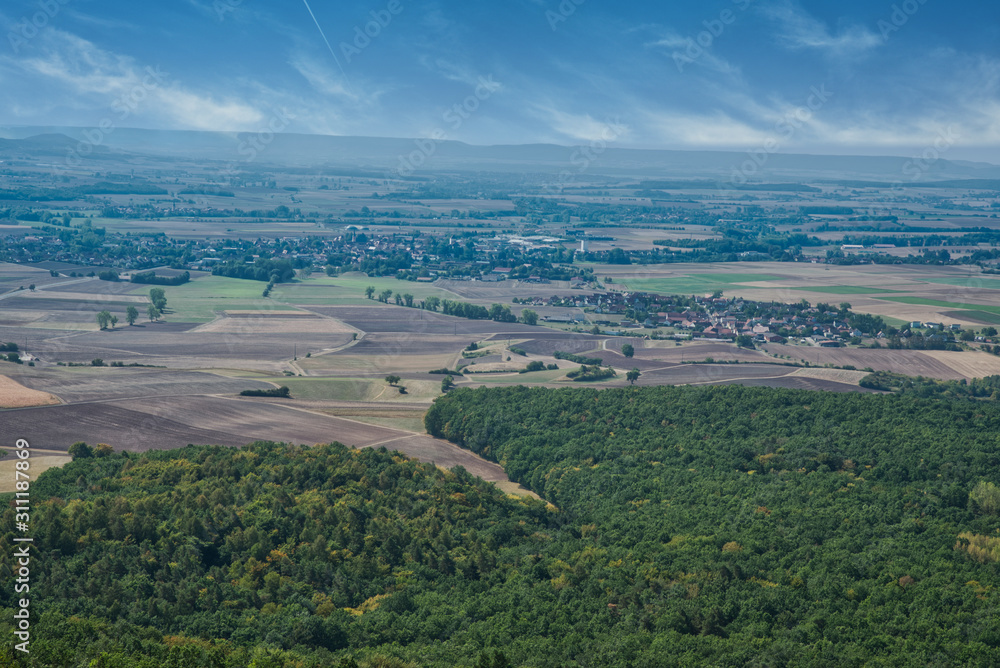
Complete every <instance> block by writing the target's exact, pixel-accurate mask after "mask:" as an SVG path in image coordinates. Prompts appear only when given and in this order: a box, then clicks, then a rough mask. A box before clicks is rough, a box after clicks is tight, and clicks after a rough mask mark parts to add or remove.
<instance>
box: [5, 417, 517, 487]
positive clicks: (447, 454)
mask: <svg viewBox="0 0 1000 668" xmlns="http://www.w3.org/2000/svg"><path fill="white" fill-rule="evenodd" d="M310 405H311V406H315V405H316V403H315V402H312V403H311V404H310ZM4 418H5V423H6V424H5V427H8V426H9V430H10V433H12V434H17V437H18V438H26V439H28V440H29V441H30V442H31V444H32V445H33V446H37V447H39V448H51V449H56V450H60V451H65V450H66V449H67V448H68V447H69V445H70V444H71V443H74V442H76V441H79V440H83V441H86V442H87V443H90V444H96V443H109V444H111V445H112V446H114V447H115V449H119V450H121V449H124V450H131V451H137V452H141V451H145V450H151V449H171V448H177V447H183V446H184V445H187V444H188V443H195V444H214V445H228V446H240V445H244V444H246V443H249V442H252V441H256V440H274V441H286V442H294V443H304V444H310V445H311V444H315V443H328V442H331V441H339V442H341V443H344V444H345V445H350V446H353V447H359V448H361V447H385V448H387V449H389V450H398V451H400V452H402V453H403V454H406V455H408V456H411V457H415V458H417V459H420V460H421V461H425V462H433V463H435V464H437V465H438V466H441V467H444V468H451V467H453V466H457V465H462V466H464V467H465V468H466V469H467V470H469V471H470V472H471V473H473V474H474V475H479V476H481V477H483V479H485V480H490V481H492V482H509V481H508V479H507V476H506V474H505V473H504V472H503V469H502V468H500V467H499V466H498V465H496V464H493V463H491V462H487V461H485V460H483V459H481V458H480V457H478V456H477V455H475V454H473V453H472V452H469V451H468V450H462V449H461V448H459V447H458V446H456V445H454V444H452V443H448V442H446V441H441V440H438V439H435V438H432V437H430V436H427V435H421V434H416V433H413V432H409V431H403V430H399V429H391V428H387V427H381V426H376V425H371V424H365V423H363V422H360V421H356V420H349V419H345V418H342V417H333V416H330V415H323V414H320V413H317V412H314V411H313V410H306V409H304V408H303V409H299V408H296V407H294V402H293V401H291V400H287V401H285V402H284V403H281V404H278V403H272V402H271V400H259V401H258V400H237V399H222V398H216V397H167V398H162V399H160V400H158V401H156V402H149V401H146V400H134V399H133V400H120V401H110V402H101V403H89V404H76V405H69V406H56V407H51V408H31V409H21V410H14V411H10V412H8V413H6V414H5V415H4Z"/></svg>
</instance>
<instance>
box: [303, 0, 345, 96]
mask: <svg viewBox="0 0 1000 668" xmlns="http://www.w3.org/2000/svg"><path fill="white" fill-rule="evenodd" d="M302 3H303V4H304V5H305V6H306V9H308V10H309V16H311V17H312V20H313V23H315V24H316V29H317V30H319V34H320V36H321V37H322V38H323V41H324V42H326V48H328V49H330V55H331V56H333V62H335V63H337V67H338V68H340V73H341V74H342V75H343V77H344V80H345V81H346V82H347V85H348V87H350V86H351V80H350V79H349V78H348V76H347V72H345V71H344V66H343V65H341V64H340V59H339V58H337V52H336V51H334V50H333V47H332V46H331V45H330V40H328V39H327V38H326V33H324V32H323V28H322V26H320V24H319V21H317V20H316V15H315V14H313V10H312V7H310V6H309V0H302Z"/></svg>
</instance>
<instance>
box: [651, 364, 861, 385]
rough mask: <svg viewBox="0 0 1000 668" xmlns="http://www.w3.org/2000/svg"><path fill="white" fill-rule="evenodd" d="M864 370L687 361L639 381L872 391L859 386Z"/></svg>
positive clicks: (654, 372) (659, 383)
mask: <svg viewBox="0 0 1000 668" xmlns="http://www.w3.org/2000/svg"><path fill="white" fill-rule="evenodd" d="M866 375H867V374H866V373H865V372H863V371H843V370H840V369H801V368H795V367H784V366H777V365H765V364H732V365H729V364H725V365H719V364H684V365H679V366H677V367H674V368H672V369H666V370H661V371H651V372H644V373H643V375H642V376H640V378H639V380H638V381H637V383H636V384H637V385H746V386H749V387H775V388H786V389H794V390H823V391H829V392H872V391H873V390H866V389H865V388H862V387H859V386H858V384H857V380H855V379H860V378H863V377H864V376H866Z"/></svg>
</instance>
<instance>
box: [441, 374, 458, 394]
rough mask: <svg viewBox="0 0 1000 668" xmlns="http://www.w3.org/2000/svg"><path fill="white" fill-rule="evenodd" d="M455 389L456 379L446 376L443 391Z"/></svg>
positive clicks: (442, 384)
mask: <svg viewBox="0 0 1000 668" xmlns="http://www.w3.org/2000/svg"><path fill="white" fill-rule="evenodd" d="M453 387H455V379H454V378H452V377H451V376H445V377H444V380H442V381H441V391H442V392H447V391H448V390H450V389H451V388H453Z"/></svg>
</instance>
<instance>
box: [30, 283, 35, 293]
mask: <svg viewBox="0 0 1000 668" xmlns="http://www.w3.org/2000/svg"><path fill="white" fill-rule="evenodd" d="M28 289H29V290H31V291H32V292H34V291H35V284H34V283H32V284H31V285H29V286H28Z"/></svg>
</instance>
